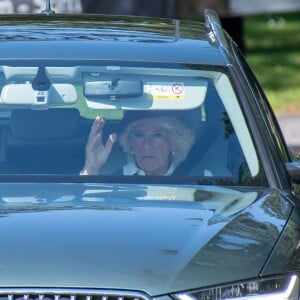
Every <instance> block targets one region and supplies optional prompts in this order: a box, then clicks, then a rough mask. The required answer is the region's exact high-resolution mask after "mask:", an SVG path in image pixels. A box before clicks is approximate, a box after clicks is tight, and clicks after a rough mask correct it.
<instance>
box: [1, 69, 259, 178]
mask: <svg viewBox="0 0 300 300" xmlns="http://www.w3.org/2000/svg"><path fill="white" fill-rule="evenodd" d="M45 74H46V73H45V70H42V71H41V70H39V71H38V72H37V76H36V77H34V78H33V79H32V76H31V75H30V76H28V78H29V79H30V80H31V81H32V84H28V82H25V83H22V84H20V83H18V82H17V83H15V82H14V83H13V84H12V86H8V85H5V86H4V87H2V91H1V101H0V109H1V105H3V106H2V107H3V109H2V111H1V110H0V114H1V123H0V139H1V143H0V162H1V167H0V173H1V174H19V175H22V174H40V175H45V174H48V175H49V174H56V175H63V174H68V175H79V173H80V171H81V168H82V167H83V164H84V160H85V147H86V143H87V139H88V136H89V132H90V128H91V126H92V123H93V121H94V117H95V115H101V116H102V115H103V114H104V117H105V115H107V114H108V112H111V111H121V115H124V114H126V111H128V109H120V107H121V108H122V107H123V106H124V103H121V104H119V103H120V102H121V101H114V99H110V101H108V102H107V97H108V98H109V97H114V95H112V94H111V93H112V91H111V90H110V89H109V90H108V89H107V87H106V86H104V85H103V84H102V82H101V83H99V82H98V81H95V80H93V81H91V80H90V76H87V75H86V74H85V75H84V76H85V77H84V78H85V79H87V78H88V79H87V80H89V81H88V84H86V85H85V86H84V87H83V94H84V95H85V98H87V97H88V96H87V95H89V99H87V106H88V109H87V110H88V111H89V113H90V112H91V111H92V112H93V114H92V115H90V114H88V115H86V114H85V112H84V110H83V109H82V107H80V106H78V103H77V102H76V101H74V99H75V100H76V97H75V96H74V93H75V94H76V93H78V88H76V91H75V90H73V88H70V87H69V83H68V84H67V85H66V86H63V85H59V83H57V84H56V87H55V88H56V92H55V93H54V94H53V93H52V94H49V95H48V94H47V93H45V90H44V89H43V88H41V90H39V87H36V88H35V89H34V88H33V89H32V87H31V85H33V84H37V85H38V84H39V81H40V80H39V79H40V78H38V77H39V76H44V77H45ZM68 76H70V78H72V77H73V76H74V75H72V74H71V75H70V74H68ZM8 77H9V78H10V79H11V78H13V79H14V80H15V79H16V78H15V75H14V74H10V75H8ZM23 77H24V75H23ZM25 77H26V76H25ZM37 78H38V79H37ZM107 80H108V79H107V76H106V78H105V81H107ZM152 80H153V78H152V79H151V81H152ZM184 80H186V79H184ZM45 82H46V84H47V80H45V78H44V81H43V83H44V84H45ZM49 84H50V85H51V83H49ZM123 84H124V86H123ZM128 84H131V86H130V87H131V89H128V88H127V87H126V88H125V86H127V85H128ZM102 85H103V86H102ZM194 85H195V84H194V81H193V82H192V88H194V87H193V86H194ZM99 86H100V87H99ZM47 88H48V90H49V86H48V87H47ZM51 88H52V86H51ZM118 88H120V90H122V91H118V93H119V92H122V93H124V95H122V96H123V97H126V98H137V97H139V94H140V93H143V91H140V84H139V83H137V82H136V81H134V80H133V81H131V82H129V81H126V80H125V81H124V82H122V83H120V85H118ZM151 88H152V87H151ZM36 90H37V91H38V96H34V95H35V94H34V93H35V92H36ZM16 91H17V92H22V93H23V94H24V99H25V100H23V102H21V104H20V103H19V96H16ZM191 91H192V89H191ZM195 92H197V93H202V94H201V98H203V99H202V100H201V101H200V102H199V103H196V104H195V103H194V102H195V100H194V99H193V102H191V103H192V105H191V107H185V108H182V107H180V105H182V103H179V101H178V102H177V103H179V104H176V103H175V101H173V103H172V102H171V101H169V102H168V101H161V102H159V101H156V102H157V103H158V104H153V106H154V109H153V108H151V107H150V108H149V107H146V108H143V109H142V108H140V107H138V109H136V111H145V110H149V109H150V110H153V113H155V112H160V113H161V112H162V111H164V112H165V113H166V114H168V113H172V112H173V113H174V112H176V114H177V115H178V116H179V117H180V119H181V120H182V121H183V122H184V123H186V124H187V125H188V126H189V127H190V128H192V129H193V130H194V131H195V133H196V142H195V143H194V145H193V147H192V148H191V150H190V153H189V155H188V157H187V159H186V160H185V161H184V162H183V163H181V164H180V165H179V167H178V170H177V172H176V175H178V176H204V177H224V178H230V180H231V181H233V182H237V183H238V182H240V181H242V180H243V177H247V176H251V175H250V174H251V173H253V171H251V170H249V168H248V162H247V160H246V158H245V154H244V149H242V146H241V143H240V142H239V137H238V136H237V134H236V132H235V129H234V127H233V125H232V123H231V120H230V116H229V114H228V112H227V110H226V108H225V106H224V103H223V102H222V99H221V97H220V93H218V91H217V87H216V84H215V83H214V80H212V79H208V80H207V86H206V88H205V92H201V91H200V90H197V89H195V90H193V91H192V92H190V93H191V95H192V96H193V97H195ZM107 93H110V94H109V95H108V96H107ZM128 93H130V95H129V94H128ZM62 94H63V95H64V98H63V97H62V96H61V95H62ZM99 95H100V96H99ZM105 95H106V97H104V96H105ZM128 95H129V96H128ZM98 96H99V97H98ZM142 97H144V95H143V96H142ZM155 97H156V96H155ZM32 98H35V100H34V101H35V102H36V101H37V104H36V103H35V102H34V101H33V100H32ZM47 98H49V99H47ZM153 98H154V96H153ZM45 99H46V101H49V102H51V101H53V103H54V105H52V104H51V105H48V103H47V105H43V104H41V103H43V102H44V101H45ZM53 99H54V100H53ZM158 99H159V98H158ZM127 100H128V99H126V101H127ZM159 100H160V99H159ZM88 101H92V102H91V103H88ZM1 102H2V103H1ZM24 102H25V105H24ZM33 102H34V103H33ZM102 102H103V103H104V104H103V103H102ZM115 102H116V103H117V104H115ZM153 102H154V101H153ZM162 102H166V103H167V105H168V106H166V107H162V105H163V104H162ZM62 103H63V104H62ZM170 103H172V105H173V106H175V108H174V109H173V107H172V106H170ZM102 104H103V105H104V106H103V107H104V109H102ZM107 105H108V106H109V107H108V108H107ZM111 105H114V107H115V109H111V107H110V106H111ZM117 105H119V106H120V107H118V106H117ZM147 105H148V104H147ZM155 105H156V106H157V105H158V106H157V107H155ZM159 105H160V106H159ZM176 105H177V106H178V105H179V108H178V107H176ZM185 105H186V104H185ZM130 106H134V102H133V103H130ZM166 108H167V109H166ZM170 108H171V109H170ZM129 110H132V107H130V108H129ZM121 119H122V117H120V116H118V117H117V118H116V117H112V118H110V117H108V118H106V125H105V127H104V133H103V138H104V140H106V139H107V137H108V135H109V134H110V133H113V132H117V133H118V132H119V131H120V122H121ZM125 163H126V155H125V153H124V152H123V150H122V148H121V146H120V145H119V143H116V144H115V145H114V147H113V150H112V153H111V155H110V157H109V159H108V161H107V162H106V164H105V165H104V167H103V168H102V169H101V171H100V173H99V175H104V176H108V175H111V174H114V172H115V171H116V170H118V169H120V166H123V165H124V164H125Z"/></svg>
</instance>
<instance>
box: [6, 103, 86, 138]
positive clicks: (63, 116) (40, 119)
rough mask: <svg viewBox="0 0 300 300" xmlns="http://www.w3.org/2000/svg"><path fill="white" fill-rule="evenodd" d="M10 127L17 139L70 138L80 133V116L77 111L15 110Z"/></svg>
mask: <svg viewBox="0 0 300 300" xmlns="http://www.w3.org/2000/svg"><path fill="white" fill-rule="evenodd" d="M10 126H11V130H12V133H13V135H14V136H15V137H17V138H19V139H23V140H49V139H52V140H53V139H65V138H70V137H72V136H74V135H76V133H78V131H79V128H80V114H79V111H78V110H77V109H73V108H72V109H69V108H67V109H65V108H57V109H56V108H54V109H48V110H30V109H17V110H13V111H12V113H11V117H10Z"/></svg>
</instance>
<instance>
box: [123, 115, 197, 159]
mask: <svg viewBox="0 0 300 300" xmlns="http://www.w3.org/2000/svg"><path fill="white" fill-rule="evenodd" d="M140 121H154V122H155V123H156V124H158V125H160V126H161V127H162V128H164V129H166V130H167V131H168V132H169V134H170V137H171V152H172V163H174V164H179V163H181V162H182V161H184V160H185V159H186V157H187V155H188V153H189V152H190V150H191V147H192V145H193V144H194V142H195V133H194V131H193V130H192V129H190V128H189V127H188V126H187V125H185V124H184V123H183V122H182V121H180V120H179V119H177V118H175V117H168V116H158V117H145V118H141V119H138V120H135V121H133V122H131V123H129V124H128V125H127V126H126V128H125V129H124V130H123V132H122V133H121V135H120V144H121V146H122V147H123V151H124V152H125V153H127V154H128V156H130V152H131V144H130V135H131V132H132V129H133V128H134V126H135V125H136V124H137V123H138V122H140Z"/></svg>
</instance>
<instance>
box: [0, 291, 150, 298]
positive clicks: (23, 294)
mask: <svg viewBox="0 0 300 300" xmlns="http://www.w3.org/2000/svg"><path fill="white" fill-rule="evenodd" d="M0 300H150V298H149V297H148V296H146V295H145V294H142V293H136V292H128V291H115V290H113V291H108V290H90V289H88V290H86V289H84V290H82V289H72V290H70V289H53V290H52V289H0Z"/></svg>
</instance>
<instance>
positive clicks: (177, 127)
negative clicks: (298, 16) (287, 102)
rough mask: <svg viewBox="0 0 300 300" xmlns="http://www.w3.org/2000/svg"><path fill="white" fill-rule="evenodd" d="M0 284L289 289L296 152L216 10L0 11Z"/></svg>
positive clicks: (108, 297)
mask: <svg viewBox="0 0 300 300" xmlns="http://www.w3.org/2000/svg"><path fill="white" fill-rule="evenodd" d="M0 140H1V142H0V160H1V164H0V201H1V202H0V205H1V206H0V216H1V218H0V241H1V244H0V300H154V299H155V300H171V299H173V300H202V299H203V300H222V299H229V298H231V299H239V300H240V299H253V300H262V299H270V300H271V299H272V300H283V299H285V300H296V299H299V286H300V283H299V272H300V255H299V253H300V242H299V235H300V232H299V231H300V229H299V228H300V219H299V201H300V198H299V197H300V192H299V184H300V168H299V167H300V162H299V161H296V159H295V158H294V157H292V155H291V154H290V152H289V149H288V148H287V146H286V143H285V141H284V140H283V138H282V134H281V132H280V130H279V127H278V124H277V122H276V119H275V118H274V115H273V113H272V110H271V109H270V106H269V104H268V102H267V100H266V98H265V96H264V93H263V91H262V90H261V88H260V86H259V84H258V83H257V81H256V79H255V77H254V75H253V74H252V73H251V71H250V69H249V67H248V65H247V63H246V61H245V60H244V58H243V56H242V55H241V54H240V52H239V50H238V49H237V47H236V45H235V43H234V42H233V41H232V39H231V38H230V37H228V35H227V34H226V33H225V32H223V30H222V28H221V24H220V22H219V19H218V17H217V16H216V14H215V13H214V12H213V11H211V10H206V11H205V15H204V16H203V22H200V21H199V22H189V21H184V20H169V19H154V18H138V17H126V16H123V17H120V16H102V15H60V14H53V13H52V11H51V9H49V8H48V9H46V10H45V11H44V12H43V13H41V14H36V15H2V16H1V18H0Z"/></svg>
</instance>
